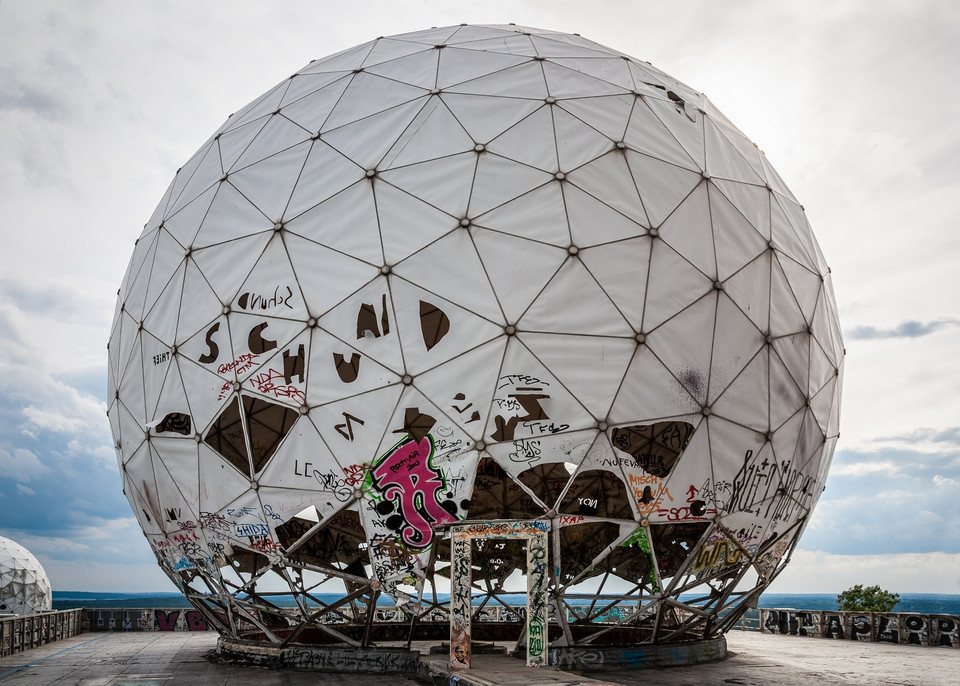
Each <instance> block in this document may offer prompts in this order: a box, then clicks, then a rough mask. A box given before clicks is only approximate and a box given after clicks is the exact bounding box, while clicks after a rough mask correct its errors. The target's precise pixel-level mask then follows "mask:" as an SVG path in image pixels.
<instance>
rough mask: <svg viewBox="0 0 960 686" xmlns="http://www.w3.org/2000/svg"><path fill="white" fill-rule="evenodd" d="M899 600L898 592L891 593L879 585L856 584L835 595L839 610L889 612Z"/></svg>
mask: <svg viewBox="0 0 960 686" xmlns="http://www.w3.org/2000/svg"><path fill="white" fill-rule="evenodd" d="M899 602H900V594H899V593H891V592H890V591H886V590H884V589H882V588H880V587H879V586H866V587H864V586H863V584H857V585H856V586H853V587H852V588H848V589H847V590H846V591H844V592H843V593H841V594H840V595H838V596H837V609H838V610H840V611H841V612H890V611H892V610H893V608H894V607H895V606H896V604H897V603H899Z"/></svg>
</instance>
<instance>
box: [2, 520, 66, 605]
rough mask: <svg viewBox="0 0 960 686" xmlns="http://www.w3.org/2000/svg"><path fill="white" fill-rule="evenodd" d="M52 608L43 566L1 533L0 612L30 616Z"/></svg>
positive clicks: (29, 553)
mask: <svg viewBox="0 0 960 686" xmlns="http://www.w3.org/2000/svg"><path fill="white" fill-rule="evenodd" d="M52 607H53V592H52V590H51V588H50V580H49V579H48V578H47V573H46V572H45V571H43V565H41V564H40V562H39V561H38V560H37V558H35V557H34V556H33V554H32V553H31V552H30V551H29V550H27V549H26V548H24V547H23V546H22V545H20V544H19V543H17V542H16V541H11V540H10V539H9V538H5V537H3V536H0V615H5V614H12V615H31V614H36V613H37V612H43V611H45V610H49V609H50V608H52Z"/></svg>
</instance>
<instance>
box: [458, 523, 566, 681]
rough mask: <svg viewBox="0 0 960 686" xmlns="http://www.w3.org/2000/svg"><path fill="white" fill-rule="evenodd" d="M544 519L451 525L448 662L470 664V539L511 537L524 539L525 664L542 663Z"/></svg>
mask: <svg viewBox="0 0 960 686" xmlns="http://www.w3.org/2000/svg"><path fill="white" fill-rule="evenodd" d="M549 530H550V524H549V522H546V521H532V522H501V523H496V524H485V523H478V524H468V525H465V526H457V527H453V529H451V541H452V545H451V559H450V564H451V569H452V571H451V578H450V666H451V667H454V668H460V669H464V668H469V667H470V651H469V647H470V639H471V627H470V625H471V619H472V617H471V615H472V609H473V608H472V606H471V585H472V541H473V540H474V539H481V540H483V539H488V538H513V539H523V540H526V542H527V608H526V615H527V618H526V620H527V621H526V636H527V666H528V667H541V666H543V665H545V664H546V656H547V647H548V643H549V642H548V639H547V628H548V622H549V615H550V608H549V604H548V602H547V584H548V580H549V577H548V569H547V532H548V531H549Z"/></svg>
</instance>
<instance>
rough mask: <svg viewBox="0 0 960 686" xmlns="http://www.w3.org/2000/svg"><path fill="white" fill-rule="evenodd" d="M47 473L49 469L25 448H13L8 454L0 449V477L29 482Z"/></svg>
mask: <svg viewBox="0 0 960 686" xmlns="http://www.w3.org/2000/svg"><path fill="white" fill-rule="evenodd" d="M49 472H50V468H49V467H48V466H47V465H45V464H43V462H41V461H40V458H38V457H37V456H36V455H34V454H33V453H32V452H30V451H29V450H27V449H26V448H14V449H13V451H12V452H10V451H7V450H4V449H3V448H2V447H0V476H3V477H7V478H10V479H15V480H16V481H25V482H30V481H31V480H33V479H40V478H42V477H43V476H44V475H46V474H48V473H49Z"/></svg>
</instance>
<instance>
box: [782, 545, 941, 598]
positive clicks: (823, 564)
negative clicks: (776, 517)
mask: <svg viewBox="0 0 960 686" xmlns="http://www.w3.org/2000/svg"><path fill="white" fill-rule="evenodd" d="M856 584H864V585H868V586H872V585H874V584H879V585H880V586H881V587H883V588H885V589H887V590H889V591H893V592H894V593H917V592H922V593H960V553H954V554H946V553H922V554H919V553H918V554H896V553H891V554H886V555H835V554H830V553H825V552H822V551H819V550H804V549H798V550H796V551H795V552H794V554H793V557H792V558H791V561H790V564H788V565H787V567H786V569H785V570H784V571H783V572H782V573H781V574H780V576H779V577H777V579H776V581H774V583H773V585H772V586H771V587H770V592H771V593H839V592H841V591H843V590H845V589H847V588H850V587H851V586H854V585H856Z"/></svg>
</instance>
